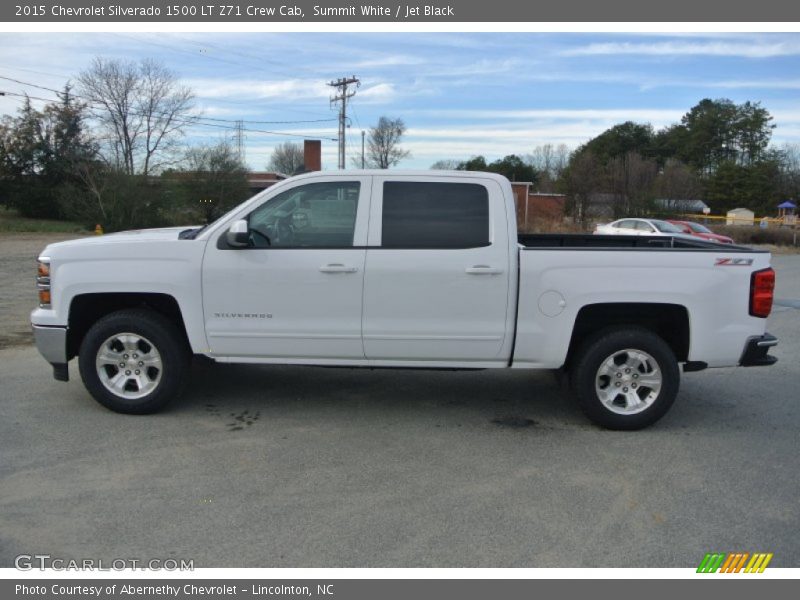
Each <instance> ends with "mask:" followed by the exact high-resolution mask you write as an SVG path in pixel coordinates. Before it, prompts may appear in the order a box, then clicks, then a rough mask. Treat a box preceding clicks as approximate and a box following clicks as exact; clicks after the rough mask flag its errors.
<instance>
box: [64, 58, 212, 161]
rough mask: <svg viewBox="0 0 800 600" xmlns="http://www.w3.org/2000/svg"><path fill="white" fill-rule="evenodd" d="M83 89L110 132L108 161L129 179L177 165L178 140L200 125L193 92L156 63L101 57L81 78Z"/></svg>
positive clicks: (79, 78) (81, 90)
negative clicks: (191, 127) (197, 124)
mask: <svg viewBox="0 0 800 600" xmlns="http://www.w3.org/2000/svg"><path fill="white" fill-rule="evenodd" d="M78 89H79V92H80V95H81V96H82V97H83V98H84V99H85V100H86V101H88V102H89V103H90V105H91V108H92V109H93V114H94V116H95V118H96V119H97V120H98V121H99V122H100V123H101V125H102V126H103V128H104V129H105V138H104V140H103V141H104V142H105V144H104V146H105V153H104V155H105V158H106V160H107V161H108V162H109V163H110V164H112V165H113V166H115V167H116V168H118V169H120V170H122V171H123V172H124V173H126V174H128V175H134V174H137V173H139V174H142V175H147V174H148V173H150V172H151V171H157V170H158V169H159V168H161V167H163V166H165V165H166V164H169V163H170V162H172V161H173V159H175V157H176V154H175V150H176V149H177V148H176V146H177V141H178V139H179V138H180V137H181V136H182V135H183V134H184V132H185V129H186V128H187V127H188V126H189V125H191V124H192V123H194V122H195V121H196V117H195V116H193V115H192V109H193V108H194V105H193V100H194V94H193V93H192V91H191V90H190V89H189V88H187V87H184V86H181V85H180V84H179V83H178V80H177V78H176V76H175V75H174V74H173V73H172V72H171V71H170V70H168V69H167V68H166V67H164V66H163V65H162V64H161V63H159V62H157V61H154V60H151V59H143V60H141V61H140V62H138V63H135V62H131V61H123V60H116V59H104V58H101V57H98V58H95V59H94V61H93V62H92V65H91V66H90V67H89V68H88V69H87V70H85V71H83V72H82V73H81V74H80V75H79V76H78Z"/></svg>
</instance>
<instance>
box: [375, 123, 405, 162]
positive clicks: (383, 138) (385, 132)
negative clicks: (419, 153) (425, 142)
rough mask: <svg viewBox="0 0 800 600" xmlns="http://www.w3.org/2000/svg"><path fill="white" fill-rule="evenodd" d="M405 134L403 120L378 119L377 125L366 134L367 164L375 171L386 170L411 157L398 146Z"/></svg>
mask: <svg viewBox="0 0 800 600" xmlns="http://www.w3.org/2000/svg"><path fill="white" fill-rule="evenodd" d="M405 132H406V125H405V123H403V119H399V118H398V119H390V118H389V117H381V118H380V119H378V124H377V125H376V126H375V127H371V128H370V130H369V133H368V134H367V164H368V165H369V166H370V167H373V168H376V169H388V168H389V167H393V166H395V165H396V164H397V163H399V162H400V161H401V160H403V159H404V158H408V157H409V156H411V153H410V152H409V151H408V150H403V149H402V148H400V146H399V144H400V140H401V138H402V137H403V134H404V133H405Z"/></svg>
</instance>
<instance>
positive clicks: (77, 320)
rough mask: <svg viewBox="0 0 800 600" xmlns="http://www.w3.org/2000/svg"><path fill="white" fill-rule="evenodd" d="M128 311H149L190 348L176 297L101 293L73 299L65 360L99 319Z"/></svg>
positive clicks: (74, 352) (76, 351) (72, 355)
mask: <svg viewBox="0 0 800 600" xmlns="http://www.w3.org/2000/svg"><path fill="white" fill-rule="evenodd" d="M131 308H143V309H148V310H152V311H154V312H156V313H158V314H160V315H162V316H163V317H166V318H167V319H168V320H169V321H170V322H171V323H173V324H174V325H175V326H176V327H177V329H178V331H179V332H180V333H181V335H182V336H183V342H184V343H185V344H186V346H187V347H190V344H189V339H188V336H187V332H186V323H185V321H184V317H183V313H182V311H181V308H180V305H179V304H178V301H177V300H176V299H175V297H173V296H171V295H169V294H161V293H144V292H143V293H139V292H103V293H89V294H80V295H77V296H75V297H74V298H73V299H72V301H71V303H70V306H69V321H68V329H67V360H70V359H72V358H74V357H75V356H77V355H78V351H79V349H80V346H81V343H82V342H83V339H84V337H85V336H86V332H87V331H89V328H90V327H91V326H92V325H93V324H94V323H96V322H97V321H98V320H99V319H102V318H103V317H104V316H106V315H108V314H111V313H113V312H116V311H119V310H125V309H131Z"/></svg>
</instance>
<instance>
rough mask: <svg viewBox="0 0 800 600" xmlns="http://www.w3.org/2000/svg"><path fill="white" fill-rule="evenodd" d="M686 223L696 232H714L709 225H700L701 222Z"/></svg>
mask: <svg viewBox="0 0 800 600" xmlns="http://www.w3.org/2000/svg"><path fill="white" fill-rule="evenodd" d="M686 224H687V225H688V226H689V228H690V229H691V230H692V231H695V232H697V233H714V232H713V231H711V230H710V229H709V228H708V227H706V226H705V225H700V223H691V222H687V223H686Z"/></svg>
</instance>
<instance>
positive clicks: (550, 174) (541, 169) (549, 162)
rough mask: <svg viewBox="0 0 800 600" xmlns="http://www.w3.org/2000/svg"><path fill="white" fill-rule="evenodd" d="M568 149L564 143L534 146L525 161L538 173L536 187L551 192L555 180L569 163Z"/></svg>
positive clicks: (554, 185)
mask: <svg viewBox="0 0 800 600" xmlns="http://www.w3.org/2000/svg"><path fill="white" fill-rule="evenodd" d="M569 156H570V150H569V147H568V146H567V145H566V144H559V145H558V146H554V145H553V144H544V145H542V146H536V147H535V148H534V149H533V152H531V153H530V154H529V155H528V156H526V157H525V158H526V162H527V163H528V164H529V165H530V166H532V167H533V168H534V169H535V170H536V171H537V172H538V174H539V180H538V188H539V189H540V190H542V191H544V192H553V191H555V188H556V182H557V181H558V179H559V178H560V177H561V174H562V173H563V172H564V169H566V167H567V165H568V164H569Z"/></svg>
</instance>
